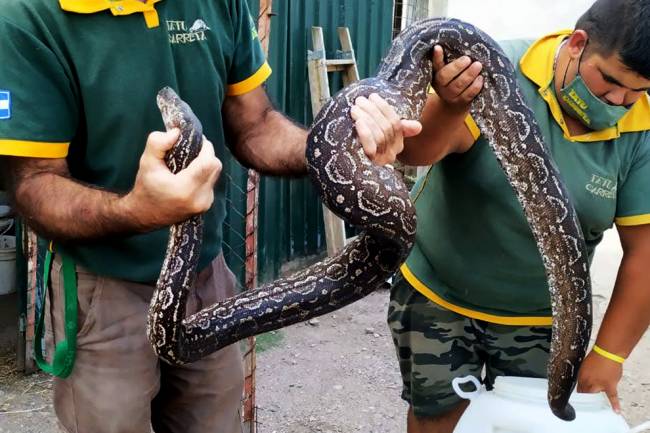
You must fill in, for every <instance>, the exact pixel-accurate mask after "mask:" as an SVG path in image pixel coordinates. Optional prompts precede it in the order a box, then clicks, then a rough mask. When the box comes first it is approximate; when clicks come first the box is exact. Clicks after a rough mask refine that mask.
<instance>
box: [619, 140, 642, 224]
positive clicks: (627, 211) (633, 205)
mask: <svg viewBox="0 0 650 433" xmlns="http://www.w3.org/2000/svg"><path fill="white" fill-rule="evenodd" d="M639 134H641V137H640V141H639V145H638V148H637V149H636V152H635V155H634V159H633V162H632V164H631V166H630V169H629V171H628V172H627V173H626V175H625V177H624V179H623V180H622V181H621V183H620V184H619V187H618V195H617V196H618V200H617V204H616V224H618V225H623V226H633V225H641V224H650V131H644V132H642V133H639Z"/></svg>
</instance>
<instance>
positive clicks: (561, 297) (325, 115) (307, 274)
mask: <svg viewBox="0 0 650 433" xmlns="http://www.w3.org/2000/svg"><path fill="white" fill-rule="evenodd" d="M435 45H441V46H442V47H443V49H444V50H445V53H446V56H447V60H448V61H451V60H453V59H455V58H458V57H460V56H463V55H467V56H469V57H471V58H472V59H474V60H477V61H480V62H481V63H482V64H483V72H482V74H483V75H484V78H485V79H484V85H483V90H482V91H481V93H480V94H479V95H478V96H477V97H476V98H475V100H474V101H473V102H472V105H471V109H470V111H471V114H472V117H473V118H474V120H475V121H476V123H477V125H478V126H479V129H480V130H481V133H482V134H483V135H484V136H485V137H486V138H487V140H488V142H489V145H490V148H491V149H492V151H493V152H494V154H495V156H496V158H497V160H498V162H499V164H500V166H501V167H502V169H503V171H504V173H505V175H506V177H507V179H508V182H509V183H510V185H511V186H512V187H513V190H514V192H515V195H516V196H517V198H518V200H519V202H520V203H521V205H522V208H523V210H524V214H525V216H526V218H527V220H528V223H529V225H530V227H531V231H532V235H533V237H534V239H535V242H536V244H537V247H538V249H539V252H540V255H541V259H542V262H543V265H544V268H545V271H546V276H547V279H548V285H549V292H550V298H551V307H552V312H553V332H552V342H551V351H550V352H551V353H550V358H549V362H548V369H547V373H548V378H549V389H548V401H549V406H550V408H551V410H552V411H553V413H554V414H555V415H556V416H558V417H559V418H561V419H564V420H572V419H574V418H575V411H574V410H573V408H572V407H571V405H570V404H569V397H570V395H571V393H572V391H573V389H574V388H575V384H576V379H577V373H578V369H579V367H580V364H581V362H582V360H583V359H584V357H585V354H586V350H587V345H588V343H589V338H590V335H591V325H592V318H591V280H590V276H589V265H588V258H587V252H586V246H585V242H584V238H583V235H582V231H581V228H580V224H579V222H578V218H577V214H576V212H575V210H574V208H573V206H572V204H571V203H570V200H569V196H568V193H567V191H566V188H565V186H564V185H563V182H562V180H561V178H560V175H559V173H558V170H557V168H556V167H555V164H554V162H553V160H552V158H551V157H550V156H549V154H548V151H547V150H546V148H545V145H544V142H543V139H542V134H541V132H540V129H539V127H538V125H537V122H536V120H535V118H534V114H533V112H532V111H531V110H530V109H529V108H528V107H527V105H526V103H525V100H524V98H523V96H522V94H521V92H520V90H519V88H518V85H517V81H516V76H515V72H514V68H513V66H512V64H511V63H510V61H509V60H508V59H507V57H506V56H505V55H504V54H503V52H502V51H501V49H500V48H499V47H498V45H497V44H496V43H495V42H494V41H493V40H492V39H491V38H490V37H489V36H487V35H486V34H485V33H483V32H482V31H481V30H479V29H477V28H476V27H474V26H472V25H471V24H468V23H464V22H462V21H458V20H454V19H449V20H447V19H438V18H433V19H428V20H423V21H420V22H418V23H415V24H413V25H411V26H409V27H407V28H406V29H405V30H404V31H403V32H402V33H401V34H400V35H399V36H398V37H397V38H395V40H394V41H393V43H392V46H391V48H390V50H389V52H388V54H387V55H386V57H385V58H384V59H383V61H382V63H381V65H380V69H379V72H378V74H377V76H376V77H373V78H368V79H365V80H362V81H359V82H357V83H354V84H352V85H350V86H348V87H346V88H345V89H343V90H342V91H340V92H339V93H338V94H336V95H335V96H334V97H333V98H332V99H331V100H330V101H329V102H328V103H327V104H326V105H325V106H324V107H323V109H322V110H321V111H320V112H319V113H318V115H317V116H316V118H315V120H314V123H313V125H312V129H311V132H310V134H309V137H308V142H307V152H306V157H307V164H308V170H309V175H310V178H311V179H312V182H313V184H314V186H315V187H316V189H317V190H318V192H319V193H320V195H321V198H322V200H323V201H324V202H325V203H326V205H327V206H328V207H329V208H330V209H331V210H332V211H333V212H335V213H336V214H337V215H339V216H340V217H342V218H343V219H345V220H346V221H348V222H350V223H351V224H353V225H356V226H358V227H360V228H361V229H362V230H363V232H362V234H361V235H359V236H358V237H357V239H356V240H355V241H353V242H352V243H350V244H349V245H347V246H346V248H345V249H344V250H343V251H341V252H340V253H339V254H338V255H336V256H334V257H332V258H328V259H325V260H323V261H321V262H319V263H316V264H315V265H312V266H310V267H308V268H307V269H305V270H303V271H301V272H299V273H297V274H295V275H292V276H290V277H288V278H284V279H280V280H277V281H274V282H272V283H269V284H265V285H264V286H262V287H260V288H258V289H256V290H253V291H247V292H244V293H242V294H240V295H237V296H235V297H232V298H230V299H227V300H225V301H223V302H220V303H217V304H215V305H213V306H211V307H208V308H206V309H204V310H202V311H200V312H198V313H196V314H193V315H191V316H189V317H185V302H186V297H187V292H188V290H190V289H191V287H192V284H193V280H194V275H195V271H196V269H195V268H196V260H197V257H196V254H197V251H199V249H200V248H199V247H197V246H196V245H197V244H199V243H200V238H201V225H200V217H194V218H192V219H191V220H190V221H188V222H186V223H183V224H181V225H178V226H174V227H172V231H171V233H170V241H169V244H168V250H167V253H166V256H165V262H164V264H163V268H162V270H161V274H160V277H159V280H158V283H157V285H156V290H155V292H154V296H153V297H152V301H151V306H150V310H149V316H148V326H147V334H148V336H149V339H150V341H151V344H152V345H153V347H154V350H155V352H156V353H157V354H158V356H160V357H161V358H162V359H163V360H165V361H166V362H169V363H172V364H180V363H185V362H192V361H194V360H197V359H199V358H201V357H203V356H205V355H208V354H209V353H212V352H214V351H216V350H218V349H220V348H222V347H225V346H227V345H229V344H231V343H233V342H235V341H238V340H240V339H243V338H246V337H248V336H251V335H256V334H259V333H263V332H267V331H270V330H274V329H278V328H281V327H284V326H287V325H291V324H293V323H296V322H300V321H304V320H308V319H310V318H312V317H315V316H318V315H322V314H325V313H327V312H330V311H333V310H336V309H338V308H341V307H343V306H345V305H347V304H349V303H351V302H354V301H356V300H358V299H360V298H362V297H364V296H365V295H367V294H368V293H370V292H372V291H374V290H375V289H377V288H378V287H380V286H382V285H384V284H385V281H386V279H387V278H389V277H390V276H391V275H393V273H394V272H395V271H396V270H397V268H398V266H399V265H400V264H401V263H402V262H403V261H404V260H405V259H406V257H407V255H408V253H409V251H410V249H411V248H412V246H413V242H414V235H415V227H416V217H415V212H414V207H413V205H412V204H411V202H410V200H409V197H408V192H407V190H406V187H405V186H404V184H403V182H402V180H401V177H400V176H399V174H398V173H397V172H395V171H394V170H393V169H392V168H390V167H378V166H375V165H374V164H372V163H371V162H370V161H369V160H368V159H367V158H366V157H365V155H364V153H363V150H362V149H361V146H360V144H359V143H358V141H357V138H356V135H355V133H354V124H353V121H352V119H351V117H350V108H351V107H352V105H353V104H354V101H355V99H356V98H357V97H358V96H368V95H370V94H371V93H377V94H379V95H380V96H382V97H383V98H384V99H385V100H387V101H388V102H389V103H390V104H391V105H392V106H393V107H395V109H396V111H397V112H398V114H399V115H400V116H401V117H403V118H409V119H418V118H420V114H421V112H422V109H423V107H424V105H425V102H426V99H427V88H428V86H429V83H430V81H431V76H432V64H431V51H432V48H433V47H434V46H435ZM174 98H175V96H174V97H172V96H170V95H169V92H166V93H165V92H161V94H159V97H158V100H159V105H161V100H162V106H166V107H172V108H171V109H168V110H167V111H165V110H163V109H162V108H161V112H162V114H163V118H164V120H165V124H166V125H167V127H168V128H169V127H173V126H176V127H180V128H181V130H183V129H184V128H189V129H191V130H193V131H196V130H198V129H199V128H200V127H199V126H197V125H198V120H196V119H195V118H194V119H192V117H193V115H191V114H190V111H189V107H187V106H186V105H183V104H181V103H180V101H179V100H176V99H174ZM171 113H176V114H175V115H174V116H171V115H170V114H171ZM179 113H180V114H179ZM172 117H174V118H180V119H191V120H190V121H186V120H183V121H182V122H185V123H184V125H185V126H181V125H180V124H179V123H174V122H173V121H171V118H172ZM188 136H190V137H191V134H189V133H188ZM195 140H196V142H195V143H190V142H192V141H193V139H192V138H190V139H189V140H187V143H185V144H184V145H190V146H194V145H200V137H199V138H195ZM181 141H182V140H181ZM182 155H185V153H183V154H182ZM172 159H175V161H174V163H175V164H176V166H182V165H183V164H185V163H186V161H181V158H178V159H176V157H172ZM181 168H182V167H181Z"/></svg>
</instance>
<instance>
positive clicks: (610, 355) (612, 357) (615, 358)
mask: <svg viewBox="0 0 650 433" xmlns="http://www.w3.org/2000/svg"><path fill="white" fill-rule="evenodd" d="M594 352H596V353H597V354H599V355H600V356H603V357H605V358H607V359H609V360H611V361H614V362H618V363H619V364H622V363H624V362H625V358H623V357H622V356H618V355H614V354H613V353H610V352H608V351H606V350H605V349H603V348H601V347H598V346H597V345H595V344H594Z"/></svg>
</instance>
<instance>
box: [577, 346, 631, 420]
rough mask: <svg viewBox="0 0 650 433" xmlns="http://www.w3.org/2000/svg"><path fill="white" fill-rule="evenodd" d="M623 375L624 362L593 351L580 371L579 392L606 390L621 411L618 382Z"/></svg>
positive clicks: (614, 407) (614, 404) (614, 406)
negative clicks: (621, 362) (620, 362)
mask: <svg viewBox="0 0 650 433" xmlns="http://www.w3.org/2000/svg"><path fill="white" fill-rule="evenodd" d="M622 376H623V364H619V363H618V362H615V361H612V360H610V359H607V358H604V357H602V356H600V355H599V354H597V353H596V352H594V351H592V352H590V353H589V355H587V357H586V358H585V360H584V361H583V363H582V366H581V367H580V372H579V373H578V392H584V393H595V392H601V391H604V392H605V393H606V394H607V397H608V398H609V401H610V403H611V405H612V408H613V409H614V411H615V412H616V413H621V403H620V401H619V400H618V390H617V388H618V382H620V380H621V377H622Z"/></svg>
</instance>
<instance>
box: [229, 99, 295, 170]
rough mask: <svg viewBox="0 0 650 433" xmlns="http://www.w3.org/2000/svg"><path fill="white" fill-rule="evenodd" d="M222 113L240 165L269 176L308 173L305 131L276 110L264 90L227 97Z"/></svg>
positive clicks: (231, 145)
mask: <svg viewBox="0 0 650 433" xmlns="http://www.w3.org/2000/svg"><path fill="white" fill-rule="evenodd" d="M222 112H223V115H224V120H225V127H226V134H227V136H228V140H229V142H230V148H231V149H232V152H233V154H234V155H235V157H237V159H238V160H239V161H240V162H241V163H242V164H244V165H245V166H247V167H249V168H254V169H255V170H257V171H259V172H260V173H262V174H266V175H271V176H301V175H304V174H305V173H306V172H307V162H306V159H305V147H306V143H307V130H305V129H304V128H303V127H301V126H299V125H297V124H296V123H294V122H292V121H291V120H290V119H288V118H287V117H285V116H284V115H283V114H282V113H280V112H279V111H277V110H275V109H274V108H273V105H272V104H271V101H270V100H269V98H268V96H267V95H266V91H265V90H264V89H263V88H261V87H259V88H257V89H254V90H252V91H250V92H248V93H245V94H243V95H238V96H230V97H228V98H226V100H225V101H224V105H223V108H222Z"/></svg>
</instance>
